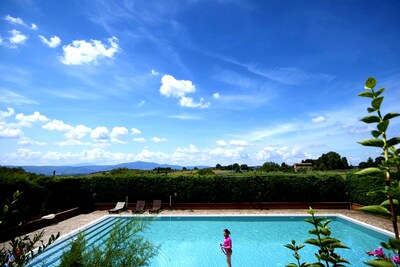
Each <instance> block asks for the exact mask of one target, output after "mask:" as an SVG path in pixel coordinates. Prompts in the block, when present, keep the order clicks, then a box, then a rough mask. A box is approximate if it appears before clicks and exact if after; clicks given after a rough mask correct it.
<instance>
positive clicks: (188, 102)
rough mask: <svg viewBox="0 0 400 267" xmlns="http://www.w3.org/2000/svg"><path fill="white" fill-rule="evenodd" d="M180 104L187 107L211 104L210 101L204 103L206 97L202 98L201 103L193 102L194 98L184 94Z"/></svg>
mask: <svg viewBox="0 0 400 267" xmlns="http://www.w3.org/2000/svg"><path fill="white" fill-rule="evenodd" d="M179 104H180V105H181V106H182V107H187V108H208V107H209V106H210V103H204V99H203V98H201V99H200V102H199V103H195V102H193V98H191V97H186V96H183V97H182V98H181V99H180V100H179Z"/></svg>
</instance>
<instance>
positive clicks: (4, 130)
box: [0, 122, 23, 138]
mask: <svg viewBox="0 0 400 267" xmlns="http://www.w3.org/2000/svg"><path fill="white" fill-rule="evenodd" d="M22 134H23V133H22V131H21V129H19V128H18V127H16V126H15V125H9V124H7V123H5V122H0V138H19V137H21V136H22Z"/></svg>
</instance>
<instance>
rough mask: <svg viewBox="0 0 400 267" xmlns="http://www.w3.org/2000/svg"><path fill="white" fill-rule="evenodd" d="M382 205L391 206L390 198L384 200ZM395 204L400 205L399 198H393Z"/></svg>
mask: <svg viewBox="0 0 400 267" xmlns="http://www.w3.org/2000/svg"><path fill="white" fill-rule="evenodd" d="M380 205H381V206H383V207H390V202H389V199H386V200H385V201H383V202H382V203H381V204H380ZM393 205H396V206H398V205H399V200H397V199H393Z"/></svg>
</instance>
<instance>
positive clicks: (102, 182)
mask: <svg viewBox="0 0 400 267" xmlns="http://www.w3.org/2000/svg"><path fill="white" fill-rule="evenodd" d="M85 186H86V188H85V190H86V191H90V192H93V194H94V195H95V201H96V202H116V201H118V200H119V201H121V200H123V199H124V197H125V196H128V197H129V199H130V200H131V201H134V200H139V199H143V200H148V201H150V200H152V199H161V200H163V201H169V196H170V195H174V193H177V197H174V201H175V202H192V203H204V202H255V201H265V202H267V201H273V202H283V201H298V202H307V201H309V202H316V201H347V200H348V199H347V195H346V190H347V189H346V180H345V178H343V177H342V176H341V175H340V174H329V173H328V174H312V173H310V174H287V173H271V174H268V175H266V174H241V175H235V176H232V175H202V176H197V175H186V176H185V175H181V176H170V175H143V174H141V175H133V176H127V175H123V174H119V175H105V176H104V175H102V176H95V177H92V178H89V179H87V181H85Z"/></svg>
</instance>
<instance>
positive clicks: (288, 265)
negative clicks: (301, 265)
mask: <svg viewBox="0 0 400 267" xmlns="http://www.w3.org/2000/svg"><path fill="white" fill-rule="evenodd" d="M285 267H297V264H294V263H289V264H287V265H285Z"/></svg>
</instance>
